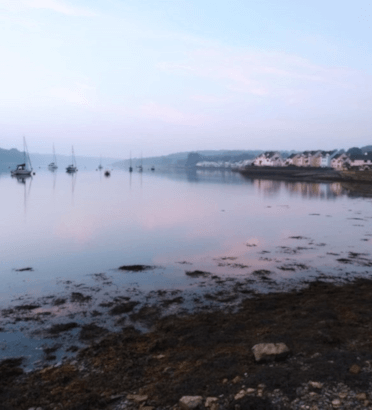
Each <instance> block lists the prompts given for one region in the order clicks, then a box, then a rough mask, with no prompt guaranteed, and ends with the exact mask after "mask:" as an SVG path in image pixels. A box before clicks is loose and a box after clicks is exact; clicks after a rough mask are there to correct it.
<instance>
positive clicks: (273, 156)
mask: <svg viewBox="0 0 372 410" xmlns="http://www.w3.org/2000/svg"><path fill="white" fill-rule="evenodd" d="M253 165H256V166H258V167H281V166H283V159H282V156H281V155H280V152H277V151H267V152H264V153H263V154H261V155H259V156H258V157H257V158H255V160H254V161H253Z"/></svg>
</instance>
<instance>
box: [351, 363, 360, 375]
mask: <svg viewBox="0 0 372 410" xmlns="http://www.w3.org/2000/svg"><path fill="white" fill-rule="evenodd" d="M360 371H361V368H360V366H358V365H357V364H353V365H352V366H351V367H350V369H349V372H350V373H352V374H358V373H360Z"/></svg>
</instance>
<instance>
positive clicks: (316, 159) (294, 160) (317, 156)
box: [196, 150, 372, 170]
mask: <svg viewBox="0 0 372 410" xmlns="http://www.w3.org/2000/svg"><path fill="white" fill-rule="evenodd" d="M252 165H253V166H257V167H291V166H296V167H314V168H333V169H336V170H348V169H352V170H368V169H372V152H367V153H365V154H347V153H345V152H344V151H338V150H333V151H320V150H319V151H303V152H299V153H294V154H291V155H289V156H287V157H285V156H283V155H282V154H281V153H280V152H278V151H267V152H264V153H263V154H260V155H258V156H257V157H256V158H255V159H253V160H244V161H240V162H223V161H213V162H212V161H203V162H198V163H197V164H196V166H197V167H198V168H230V169H231V168H235V169H244V168H246V167H249V166H252Z"/></svg>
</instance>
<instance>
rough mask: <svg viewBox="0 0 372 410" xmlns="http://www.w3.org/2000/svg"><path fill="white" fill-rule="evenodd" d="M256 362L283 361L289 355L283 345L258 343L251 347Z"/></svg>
mask: <svg viewBox="0 0 372 410" xmlns="http://www.w3.org/2000/svg"><path fill="white" fill-rule="evenodd" d="M252 351H253V354H254V358H255V359H256V362H264V361H270V360H280V359H284V358H286V357H287V356H288V354H289V353H290V350H289V348H288V346H287V345H285V344H284V343H259V344H257V345H254V346H253V347H252Z"/></svg>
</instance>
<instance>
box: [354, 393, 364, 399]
mask: <svg viewBox="0 0 372 410" xmlns="http://www.w3.org/2000/svg"><path fill="white" fill-rule="evenodd" d="M355 397H356V398H357V399H358V400H367V395H366V394H365V393H357V394H356V395H355Z"/></svg>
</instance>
